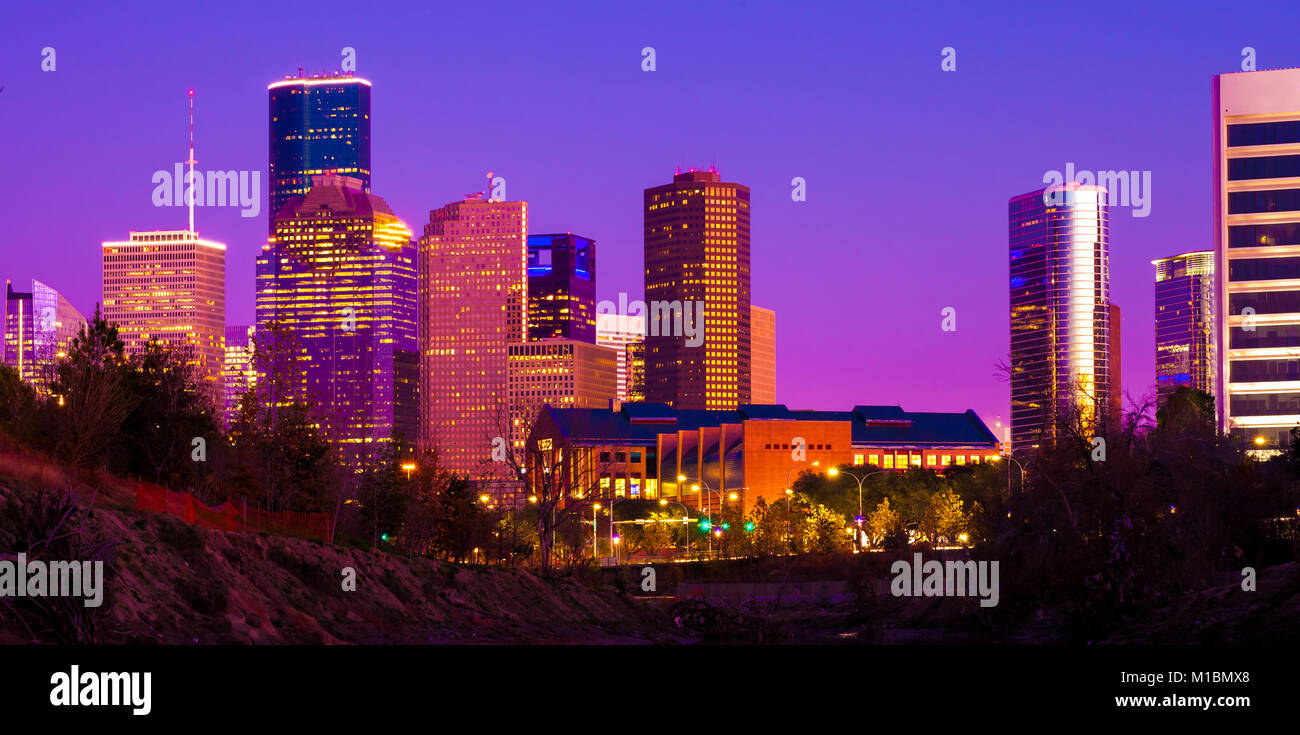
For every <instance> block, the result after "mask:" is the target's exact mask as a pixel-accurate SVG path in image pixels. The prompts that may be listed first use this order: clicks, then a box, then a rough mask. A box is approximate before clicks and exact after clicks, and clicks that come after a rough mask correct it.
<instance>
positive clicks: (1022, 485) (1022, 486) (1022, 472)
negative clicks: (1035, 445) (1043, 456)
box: [1004, 454, 1025, 498]
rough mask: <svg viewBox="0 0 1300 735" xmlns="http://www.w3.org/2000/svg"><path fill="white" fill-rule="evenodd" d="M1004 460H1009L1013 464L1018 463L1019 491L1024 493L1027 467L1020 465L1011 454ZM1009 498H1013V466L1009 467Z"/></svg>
mask: <svg viewBox="0 0 1300 735" xmlns="http://www.w3.org/2000/svg"><path fill="white" fill-rule="evenodd" d="M1004 459H1007V460H1009V461H1011V462H1015V463H1016V467H1019V468H1020V487H1019V490H1020V491H1021V492H1023V491H1024V489H1025V466H1024V465H1023V464H1021V463H1020V460H1018V459H1016V458H1015V457H1012V456H1011V455H1010V454H1008V455H1006V456H1005V457H1004ZM1007 497H1008V498H1010V497H1011V465H1007Z"/></svg>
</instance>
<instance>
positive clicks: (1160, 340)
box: [1151, 250, 1300, 406]
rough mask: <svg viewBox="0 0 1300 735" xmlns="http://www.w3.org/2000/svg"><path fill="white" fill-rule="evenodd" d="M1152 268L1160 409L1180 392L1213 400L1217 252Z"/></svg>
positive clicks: (1167, 261) (1188, 256)
mask: <svg viewBox="0 0 1300 735" xmlns="http://www.w3.org/2000/svg"><path fill="white" fill-rule="evenodd" d="M1151 263H1152V265H1154V266H1155V267H1156V403H1157V406H1163V405H1164V403H1165V401H1166V400H1168V399H1169V396H1171V395H1173V393H1174V391H1177V390H1178V389H1179V388H1195V389H1196V390H1200V391H1204V392H1206V393H1209V394H1210V395H1214V370H1215V365H1216V361H1215V359H1214V354H1215V344H1214V342H1215V340H1214V324H1215V318H1214V300H1215V299H1214V251H1213V250H1203V251H1200V252H1195V253H1186V254H1184V255H1175V256H1172V257H1169V258H1160V259H1159V260H1153V261H1151ZM1298 379H1300V378H1298Z"/></svg>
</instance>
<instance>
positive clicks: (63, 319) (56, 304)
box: [0, 279, 86, 392]
mask: <svg viewBox="0 0 1300 735" xmlns="http://www.w3.org/2000/svg"><path fill="white" fill-rule="evenodd" d="M85 324H86V318H85V317H83V316H82V315H81V312H79V311H77V310H76V308H74V307H73V306H72V303H71V302H69V301H68V300H67V299H65V298H64V297H63V294H61V293H59V292H58V291H55V290H54V289H52V288H50V287H49V286H47V285H45V284H44V283H41V282H40V281H37V280H34V279H33V280H32V290H31V291H15V290H14V287H13V284H12V283H10V282H9V281H5V321H4V345H3V351H0V357H3V358H4V359H3V362H4V364H5V365H8V366H9V367H12V368H13V369H14V370H17V371H18V376H19V377H20V378H21V379H22V380H23V382H25V383H28V384H30V385H32V386H34V387H35V388H36V389H37V390H39V391H42V392H44V391H45V390H46V389H47V388H48V387H49V384H50V382H51V381H52V380H53V379H54V377H55V375H54V369H55V365H56V364H57V362H58V359H59V357H60V356H62V355H63V354H65V353H66V352H67V349H68V345H69V343H71V342H72V338H73V337H75V336H77V332H79V331H80V330H81V328H82V327H83V326H84V325H85Z"/></svg>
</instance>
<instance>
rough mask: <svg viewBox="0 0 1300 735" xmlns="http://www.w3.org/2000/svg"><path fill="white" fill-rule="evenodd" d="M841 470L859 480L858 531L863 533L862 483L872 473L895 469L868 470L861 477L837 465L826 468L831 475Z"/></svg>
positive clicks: (883, 472)
mask: <svg viewBox="0 0 1300 735" xmlns="http://www.w3.org/2000/svg"><path fill="white" fill-rule="evenodd" d="M841 472H843V473H844V474H846V475H848V476H849V477H852V478H853V479H854V480H857V481H858V518H857V522H858V533H859V534H861V533H862V521H863V517H862V483H863V482H865V481H866V479H867V478H868V477H871V476H872V475H883V474H886V473H889V472H893V470H876V471H875V472H868V473H867V474H865V475H862V476H861V477H859V476H858V475H856V474H854V473H852V472H849V471H848V470H841V469H838V468H836V467H832V468H830V469H829V470H826V474H828V475H830V476H831V477H835V476H836V475H838V474H840V473H841ZM858 548H859V549H860V548H862V537H861V535H859V537H858Z"/></svg>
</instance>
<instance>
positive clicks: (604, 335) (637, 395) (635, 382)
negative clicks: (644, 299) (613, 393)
mask: <svg viewBox="0 0 1300 735" xmlns="http://www.w3.org/2000/svg"><path fill="white" fill-rule="evenodd" d="M596 344H598V345H605V346H607V347H612V348H614V349H615V350H616V351H617V353H618V389H617V397H618V400H619V401H620V402H623V401H634V402H635V401H644V400H645V317H640V316H628V315H626V314H597V315H596Z"/></svg>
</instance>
